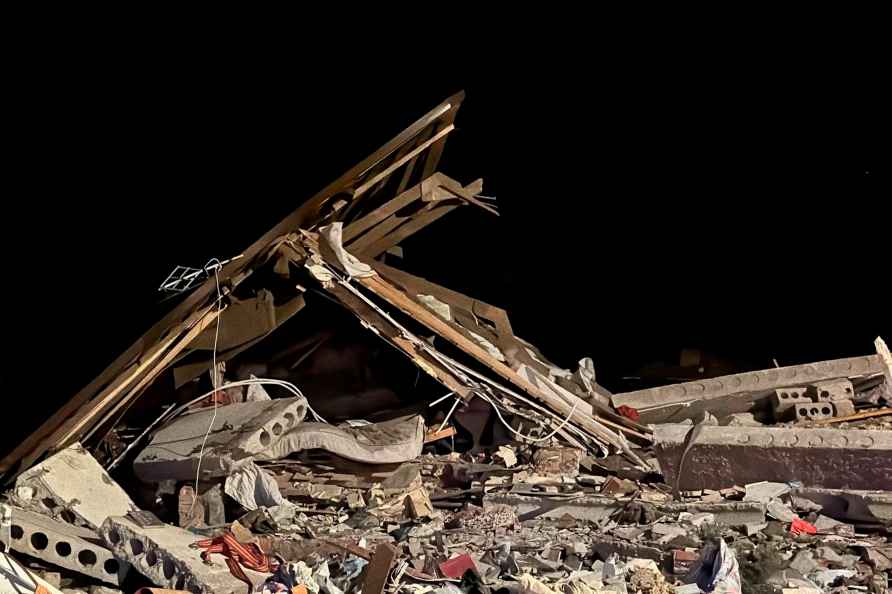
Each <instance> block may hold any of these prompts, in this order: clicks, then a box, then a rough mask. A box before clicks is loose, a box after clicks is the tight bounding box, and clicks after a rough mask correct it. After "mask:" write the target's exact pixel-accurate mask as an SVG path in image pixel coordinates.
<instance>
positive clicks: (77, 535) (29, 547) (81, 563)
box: [9, 507, 130, 586]
mask: <svg viewBox="0 0 892 594" xmlns="http://www.w3.org/2000/svg"><path fill="white" fill-rule="evenodd" d="M98 541H99V536H98V535H97V534H96V533H95V532H94V531H92V530H90V529H88V528H80V527H78V526H72V525H70V524H66V523H64V522H57V521H55V520H53V519H51V518H47V517H46V516H42V515H40V514H35V513H33V512H29V511H27V510H24V509H21V508H17V507H13V508H12V526H11V527H10V540H9V543H10V547H11V548H12V550H14V551H18V552H19V553H24V554H26V555H31V556H32V557H37V558H38V559H40V560H42V561H46V562H47V563H52V564H53V565H57V566H59V567H64V568H65V569H70V570H72V571H75V572H77V573H81V574H84V575H87V576H90V577H92V578H96V579H98V580H100V581H103V582H106V583H109V584H112V585H115V586H119V585H121V583H122V582H123V581H124V577H125V576H126V575H127V572H128V571H129V570H130V564H129V563H126V562H124V561H119V560H117V559H115V557H114V555H113V554H112V552H111V551H110V550H108V549H107V548H105V547H103V546H101V545H99V544H96V543H97V542H98Z"/></svg>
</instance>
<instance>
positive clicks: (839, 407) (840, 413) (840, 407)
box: [830, 400, 855, 417]
mask: <svg viewBox="0 0 892 594" xmlns="http://www.w3.org/2000/svg"><path fill="white" fill-rule="evenodd" d="M830 405H831V406H832V407H833V416H834V417H847V416H849V415H853V414H855V403H854V402H852V401H851V400H837V401H835V402H831V403H830Z"/></svg>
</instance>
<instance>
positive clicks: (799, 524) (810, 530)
mask: <svg viewBox="0 0 892 594" xmlns="http://www.w3.org/2000/svg"><path fill="white" fill-rule="evenodd" d="M803 532H804V533H806V534H816V533H817V532H818V529H817V528H815V527H814V526H813V525H812V524H809V523H808V522H806V521H805V520H800V519H799V518H794V519H793V522H792V523H791V524H790V534H794V535H798V534H802V533H803Z"/></svg>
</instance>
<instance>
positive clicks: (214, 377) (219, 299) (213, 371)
mask: <svg viewBox="0 0 892 594" xmlns="http://www.w3.org/2000/svg"><path fill="white" fill-rule="evenodd" d="M215 259H216V258H215ZM212 261H213V260H211V262H212ZM211 262H208V264H210V263H211ZM217 264H218V266H217V267H216V268H214V282H215V283H216V285H217V326H216V329H215V330H214V350H213V351H211V361H212V364H213V367H211V383H212V384H213V386H214V390H213V392H212V394H213V396H211V400H213V401H214V415H213V416H212V417H211V422H210V424H208V430H207V432H206V433H205V434H204V439H203V440H202V442H201V449H200V450H199V451H198V466H197V467H196V468H195V492H194V493H193V494H192V506H191V507H190V508H189V515H190V516H191V515H192V510H193V509H194V508H195V502H196V500H197V499H198V479H199V477H200V476H201V460H202V458H203V457H204V446H205V445H206V444H207V442H208V436H209V435H210V434H211V429H213V427H214V422H216V420H217V387H218V385H219V384H218V380H217V341H218V339H219V338H220V322H221V319H222V317H223V315H222V314H223V296H222V295H221V294H220V272H219V271H220V266H219V264H220V261H219V260H217ZM205 268H207V266H205Z"/></svg>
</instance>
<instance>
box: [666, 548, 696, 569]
mask: <svg viewBox="0 0 892 594" xmlns="http://www.w3.org/2000/svg"><path fill="white" fill-rule="evenodd" d="M699 558H700V557H699V555H697V553H694V552H691V551H683V550H679V549H676V550H674V551H672V573H674V574H675V575H682V574H687V573H688V572H690V571H691V569H692V568H693V567H694V563H696V562H697V559H699Z"/></svg>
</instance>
